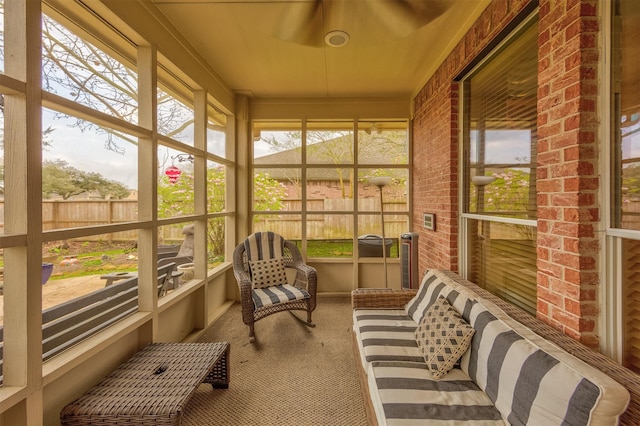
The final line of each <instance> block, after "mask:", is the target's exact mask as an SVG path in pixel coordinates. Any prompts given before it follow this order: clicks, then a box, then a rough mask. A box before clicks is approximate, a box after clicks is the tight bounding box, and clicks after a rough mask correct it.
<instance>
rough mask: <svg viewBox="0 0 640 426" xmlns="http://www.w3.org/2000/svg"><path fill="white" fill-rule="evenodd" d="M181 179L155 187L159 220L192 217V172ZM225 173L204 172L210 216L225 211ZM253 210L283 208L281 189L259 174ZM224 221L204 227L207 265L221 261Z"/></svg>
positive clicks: (165, 180) (217, 170)
mask: <svg viewBox="0 0 640 426" xmlns="http://www.w3.org/2000/svg"><path fill="white" fill-rule="evenodd" d="M182 169H183V170H181V173H180V176H179V177H178V180H177V181H176V182H175V183H171V182H169V178H168V177H167V176H162V177H161V178H160V182H159V183H158V195H159V197H158V216H159V217H161V218H168V217H176V216H183V215H188V214H192V213H193V207H194V200H193V170H192V168H191V167H189V166H187V167H182ZM225 182H226V176H225V169H224V167H223V166H220V167H217V168H213V167H212V168H209V169H207V202H208V211H209V212H222V211H224V210H225V199H226V196H225ZM254 188H255V194H254V196H255V202H256V208H255V209H256V210H259V211H268V210H280V209H282V208H283V206H284V205H283V203H282V199H283V198H284V197H285V188H284V186H283V185H282V184H281V183H280V182H278V181H277V180H275V179H272V178H270V177H269V176H268V175H267V174H265V173H258V174H256V176H255V177H254ZM224 223H225V221H224V218H216V219H213V220H211V221H209V224H208V226H207V241H208V248H207V251H208V253H209V261H211V262H213V261H216V260H217V259H224V235H225V233H224Z"/></svg>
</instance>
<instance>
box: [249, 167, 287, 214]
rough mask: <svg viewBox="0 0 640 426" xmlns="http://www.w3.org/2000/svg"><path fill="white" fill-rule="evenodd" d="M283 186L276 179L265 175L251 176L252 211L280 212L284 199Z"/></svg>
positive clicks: (284, 189)
mask: <svg viewBox="0 0 640 426" xmlns="http://www.w3.org/2000/svg"><path fill="white" fill-rule="evenodd" d="M286 195H287V193H286V188H285V186H284V185H283V184H282V183H280V182H278V181H277V180H276V179H272V178H270V177H269V175H268V174H267V173H256V174H255V175H254V176H253V196H254V203H255V205H254V210H256V211H268V210H273V211H276V210H282V209H283V208H284V203H283V202H282V200H283V199H284V198H285V197H286Z"/></svg>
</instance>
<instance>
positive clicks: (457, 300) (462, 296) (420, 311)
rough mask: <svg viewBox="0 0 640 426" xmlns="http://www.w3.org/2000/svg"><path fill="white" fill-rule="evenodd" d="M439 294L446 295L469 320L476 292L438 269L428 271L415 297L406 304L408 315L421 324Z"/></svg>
mask: <svg viewBox="0 0 640 426" xmlns="http://www.w3.org/2000/svg"><path fill="white" fill-rule="evenodd" d="M439 296H443V297H445V298H446V299H447V301H448V302H449V304H450V305H451V306H453V308H454V309H455V310H456V311H458V313H460V314H461V315H462V318H464V320H465V321H467V322H469V311H470V309H471V306H472V303H471V301H472V300H474V299H475V298H476V297H477V296H476V294H475V293H473V292H471V291H469V290H467V289H466V288H464V287H463V286H461V285H460V284H458V283H456V282H455V281H453V280H452V279H451V278H449V277H447V276H446V275H444V274H442V273H441V272H440V271H437V270H430V271H427V273H426V274H425V276H424V278H423V279H422V283H421V284H420V287H419V288H418V292H417V293H416V295H415V297H413V299H411V300H410V301H409V302H408V303H407V304H406V305H405V311H406V313H407V315H408V316H410V317H411V318H412V319H413V321H415V323H416V324H419V323H420V320H421V319H422V317H423V316H424V313H425V312H426V311H427V309H429V307H431V305H433V303H434V302H435V301H436V299H438V297H439Z"/></svg>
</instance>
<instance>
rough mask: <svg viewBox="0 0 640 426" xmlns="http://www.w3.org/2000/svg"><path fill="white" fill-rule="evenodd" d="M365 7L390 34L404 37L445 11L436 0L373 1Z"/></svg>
mask: <svg viewBox="0 0 640 426" xmlns="http://www.w3.org/2000/svg"><path fill="white" fill-rule="evenodd" d="M367 5H368V6H369V8H370V9H371V12H372V13H373V14H375V15H376V16H377V17H378V19H379V20H380V22H382V24H383V25H384V26H385V27H387V30H388V31H390V32H391V33H393V34H395V35H397V36H399V37H406V36H408V35H410V34H411V33H413V32H415V31H417V30H419V29H420V28H422V27H423V26H425V25H426V24H428V23H429V22H431V21H433V20H434V19H436V18H437V17H438V16H440V15H441V14H443V13H444V12H445V10H446V6H444V5H443V4H442V3H441V2H439V1H437V0H374V1H368V2H367Z"/></svg>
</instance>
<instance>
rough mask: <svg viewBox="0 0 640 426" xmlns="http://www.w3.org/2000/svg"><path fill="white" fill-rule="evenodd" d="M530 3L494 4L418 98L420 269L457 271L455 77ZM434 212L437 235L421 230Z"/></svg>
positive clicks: (415, 142)
mask: <svg viewBox="0 0 640 426" xmlns="http://www.w3.org/2000/svg"><path fill="white" fill-rule="evenodd" d="M529 3H530V2H529V1H522V0H511V1H509V0H495V1H494V2H492V3H491V4H490V5H489V6H488V7H487V9H486V10H485V11H484V12H483V13H482V15H481V16H480V18H479V19H478V20H477V22H476V23H475V24H474V25H473V27H472V28H471V29H470V30H469V32H468V33H467V34H466V36H465V37H464V38H463V40H462V41H461V42H460V43H459V44H458V45H457V46H456V47H455V49H454V50H453V52H452V53H451V55H449V57H448V58H447V59H446V60H445V62H444V63H443V64H442V65H441V66H440V68H439V69H438V70H437V71H436V73H435V74H434V76H433V77H432V78H431V79H430V80H429V81H428V82H427V84H426V85H425V87H424V88H423V89H422V90H421V91H420V92H419V93H418V95H417V96H416V98H415V99H414V119H413V189H412V196H413V202H414V205H413V208H414V220H413V223H414V226H413V227H414V230H415V231H416V232H418V233H419V234H420V237H419V240H418V241H419V243H420V250H419V265H420V266H419V270H420V272H424V270H425V269H428V268H438V269H450V270H452V271H457V270H458V219H457V217H458V171H459V166H458V163H459V161H458V158H459V157H458V145H459V140H458V139H459V138H458V131H459V128H458V126H459V123H458V112H459V99H458V96H459V87H458V86H459V85H458V83H456V82H455V81H454V78H455V77H456V76H457V75H458V74H459V73H460V72H461V71H462V70H463V69H464V68H465V66H467V65H468V64H469V63H470V62H471V61H472V60H473V59H474V58H475V57H477V56H478V55H479V53H480V52H481V50H482V49H484V48H485V47H486V46H487V45H488V44H489V43H490V42H491V41H492V40H493V39H494V38H495V37H496V35H497V34H498V33H499V32H500V31H501V30H502V29H503V28H504V27H505V26H506V25H507V24H508V23H509V22H510V21H512V20H513V18H514V17H515V16H516V15H517V14H518V13H519V12H521V11H522V10H523V9H524V8H525V7H526V6H527V5H528V4H529ZM423 213H435V215H436V230H435V231H430V230H426V229H424V228H423V227H422V214H423Z"/></svg>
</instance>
